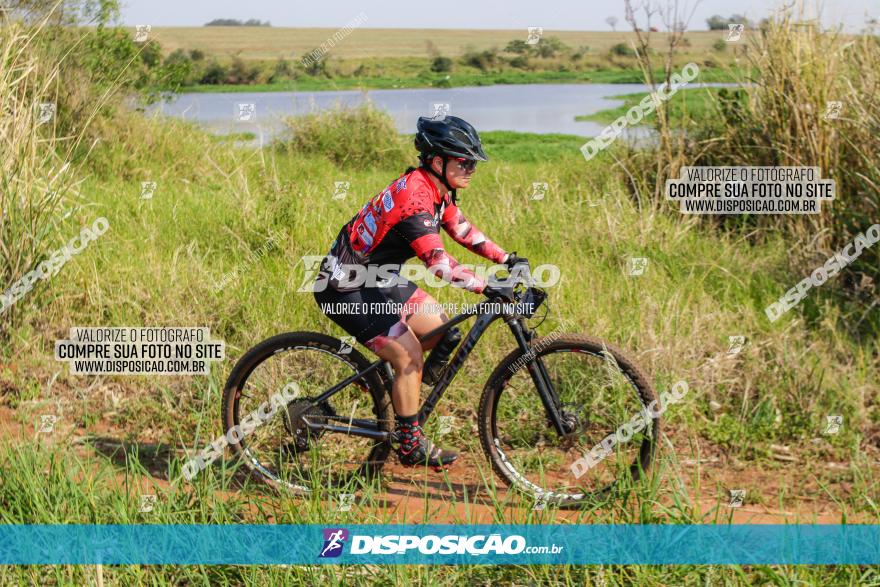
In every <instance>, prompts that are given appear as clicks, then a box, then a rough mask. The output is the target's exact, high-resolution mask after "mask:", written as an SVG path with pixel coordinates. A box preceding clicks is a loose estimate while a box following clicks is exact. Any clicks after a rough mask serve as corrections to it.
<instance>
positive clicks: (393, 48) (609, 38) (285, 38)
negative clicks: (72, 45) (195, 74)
mask: <svg viewBox="0 0 880 587" xmlns="http://www.w3.org/2000/svg"><path fill="white" fill-rule="evenodd" d="M351 16H352V18H353V17H354V16H355V15H351ZM367 16H369V15H367ZM347 20H350V19H346V21H347ZM342 24H344V22H343V23H341V24H340V26H342ZM367 26H369V21H368V22H367ZM131 30H132V33H134V28H132V29H131ZM336 30H337V29H324V28H281V27H270V28H266V27H154V28H153V29H152V30H151V31H150V35H151V38H155V39H156V40H157V41H159V42H160V43H161V44H162V46H163V48H164V49H165V50H166V51H167V52H171V51H174V50H175V49H200V50H202V51H204V52H205V53H209V54H215V55H239V56H240V57H242V58H243V59H275V58H277V57H284V58H288V59H289V58H296V59H300V58H302V57H304V56H305V55H306V54H307V53H309V52H310V51H312V50H313V49H315V48H316V47H318V46H320V45H321V43H322V42H325V41H326V40H327V38H328V37H331V36H333V34H334V33H336ZM544 36H545V37H550V36H553V37H558V38H559V39H560V40H561V41H562V42H564V43H565V44H566V45H569V46H571V47H581V46H586V47H589V48H590V50H591V52H594V53H607V52H608V50H609V49H610V48H611V47H612V46H613V45H615V44H617V43H621V42H623V43H628V42H629V41H630V40H631V39H632V38H633V37H634V34H633V33H631V32H596V31H554V30H549V29H545V30H544ZM726 36H727V31H694V32H689V33H688V34H687V38H688V40H689V42H690V47H689V48H688V50H689V51H692V52H693V53H695V54H699V55H707V54H710V53H711V52H712V50H711V48H712V44H713V43H714V42H716V41H718V40H719V39H721V40H723V39H724V38H725V37H726ZM666 37H667V33H655V34H654V35H653V38H654V39H655V42H656V46H657V47H658V48H659V47H662V46H663V44H664V42H665V40H666ZM527 38H528V31H527V30H525V29H523V30H504V29H501V30H455V29H376V28H357V29H354V30H353V31H352V32H351V34H350V35H349V36H347V37H346V38H345V39H343V40H342V41H341V42H337V43H336V46H335V47H333V48H332V49H330V52H329V55H332V56H333V57H335V58H338V59H355V58H357V59H362V58H369V57H426V58H427V57H432V56H433V54H434V52H435V51H436V52H439V53H440V54H441V55H445V56H447V57H456V56H460V55H462V54H463V53H464V52H466V51H468V50H470V49H471V48H472V49H474V50H477V51H482V50H484V49H489V48H492V47H498V48H502V47H504V46H505V45H507V43H508V42H510V41H512V40H515V39H520V40H522V41H525V40H526V39H527ZM429 43H430V45H429ZM431 45H432V46H433V48H432V47H431Z"/></svg>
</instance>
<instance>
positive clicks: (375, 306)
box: [314, 276, 426, 345]
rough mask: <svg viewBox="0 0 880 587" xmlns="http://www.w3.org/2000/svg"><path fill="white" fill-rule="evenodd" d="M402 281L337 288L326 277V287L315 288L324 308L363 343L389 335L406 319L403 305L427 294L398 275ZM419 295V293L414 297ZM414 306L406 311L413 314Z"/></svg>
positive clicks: (327, 313) (398, 279)
mask: <svg viewBox="0 0 880 587" xmlns="http://www.w3.org/2000/svg"><path fill="white" fill-rule="evenodd" d="M397 281H398V282H399V283H398V285H392V286H390V287H362V288H360V289H356V290H354V291H337V290H336V289H334V288H333V286H332V285H330V284H328V283H327V282H326V281H325V282H324V283H325V284H326V287H325V288H324V289H323V291H315V292H314V295H315V301H316V302H318V306H319V307H320V308H321V311H322V312H323V313H324V314H326V315H327V316H328V317H329V318H330V319H331V320H333V321H334V322H336V323H337V324H338V325H339V326H340V327H342V329H343V330H345V331H346V332H347V333H349V334H350V335H352V336H353V337H355V339H356V340H357V341H358V342H359V343H361V344H364V345H365V344H366V342H367V341H368V340H370V339H372V338H375V337H377V336H380V335H382V336H388V334H389V332H390V331H391V329H392V328H393V327H394V326H395V325H396V324H397V323H398V322H401V320H402V312H401V308H402V307H404V306H405V305H406V304H413V303H415V301H416V300H417V299H419V298H422V297H424V295H426V294H425V293H424V292H423V291H422V290H421V289H420V288H419V287H418V286H417V285H416V284H414V283H412V282H411V281H409V280H407V279H404V278H403V277H400V276H398V277H397ZM414 295H415V297H414ZM411 313H412V310H411V309H410V311H409V312H406V313H405V314H411Z"/></svg>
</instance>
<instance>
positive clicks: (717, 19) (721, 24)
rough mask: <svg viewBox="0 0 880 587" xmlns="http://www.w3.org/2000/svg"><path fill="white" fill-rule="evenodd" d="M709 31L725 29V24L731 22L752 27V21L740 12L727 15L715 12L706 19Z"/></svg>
mask: <svg viewBox="0 0 880 587" xmlns="http://www.w3.org/2000/svg"><path fill="white" fill-rule="evenodd" d="M706 24H707V25H709V30H710V31H726V30H727V26H728V25H731V24H744V25H745V26H746V28H752V23H751V22H750V21H749V19H747V18H746V17H745V16H743V15H742V14H731V15H730V16H729V17H727V18H724V17H723V16H721V15H719V14H716V15H714V16H710V17H709V18H707V19H706Z"/></svg>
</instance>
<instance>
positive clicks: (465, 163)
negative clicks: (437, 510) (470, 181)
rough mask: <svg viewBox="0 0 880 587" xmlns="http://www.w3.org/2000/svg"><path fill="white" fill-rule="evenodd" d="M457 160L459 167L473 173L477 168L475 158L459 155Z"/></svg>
mask: <svg viewBox="0 0 880 587" xmlns="http://www.w3.org/2000/svg"><path fill="white" fill-rule="evenodd" d="M455 161H456V163H458V166H459V168H460V169H461V170H462V171H464V172H467V173H473V171H474V169H476V168H477V162H476V160H474V159H464V158H463V157H457V158H456V159H455Z"/></svg>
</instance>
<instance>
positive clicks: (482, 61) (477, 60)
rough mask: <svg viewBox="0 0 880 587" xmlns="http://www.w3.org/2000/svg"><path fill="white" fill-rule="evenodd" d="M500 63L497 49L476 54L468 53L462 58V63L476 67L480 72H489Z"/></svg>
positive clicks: (473, 52)
mask: <svg viewBox="0 0 880 587" xmlns="http://www.w3.org/2000/svg"><path fill="white" fill-rule="evenodd" d="M497 62H498V53H497V51H496V50H495V49H486V50H485V51H481V52H476V51H468V52H467V53H465V54H464V55H462V56H461V63H462V64H463V65H469V66H470V67H475V68H477V69H479V70H480V71H488V70H489V69H491V68H492V67H494V66H495V64H496V63H497Z"/></svg>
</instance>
